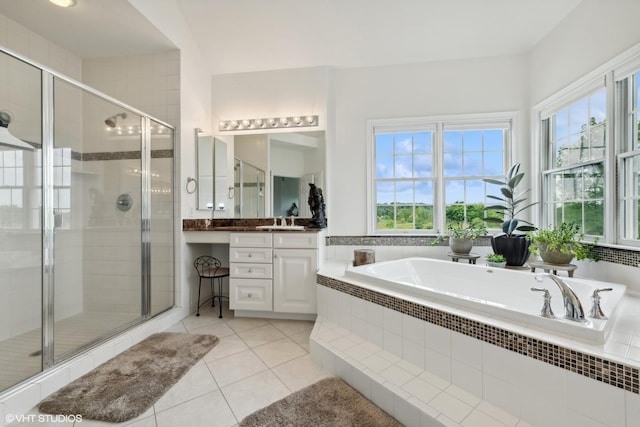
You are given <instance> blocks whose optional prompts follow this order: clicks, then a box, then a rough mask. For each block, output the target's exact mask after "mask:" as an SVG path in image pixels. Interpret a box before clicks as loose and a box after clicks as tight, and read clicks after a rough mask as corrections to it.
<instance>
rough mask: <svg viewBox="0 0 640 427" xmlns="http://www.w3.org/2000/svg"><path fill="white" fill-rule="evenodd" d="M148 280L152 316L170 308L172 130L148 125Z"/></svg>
mask: <svg viewBox="0 0 640 427" xmlns="http://www.w3.org/2000/svg"><path fill="white" fill-rule="evenodd" d="M149 131H150V134H151V136H150V141H151V160H150V165H149V180H150V191H151V194H150V201H151V203H150V212H149V216H150V219H151V220H150V244H149V246H150V247H149V249H150V252H151V255H150V257H151V259H150V269H149V276H150V277H149V280H150V284H149V287H150V296H151V303H150V304H151V306H150V314H151V315H152V316H154V315H156V314H158V313H160V312H162V311H165V310H167V309H169V308H171V307H173V303H174V287H173V265H174V258H173V257H174V251H173V226H174V224H173V218H174V216H173V210H174V204H173V203H174V200H173V130H172V129H170V128H168V127H166V126H164V125H162V124H161V123H157V122H154V121H153V120H151V121H150V126H149Z"/></svg>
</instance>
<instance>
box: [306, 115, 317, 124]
mask: <svg viewBox="0 0 640 427" xmlns="http://www.w3.org/2000/svg"><path fill="white" fill-rule="evenodd" d="M305 120H306V121H307V123H309V124H310V125H312V124H313V122H315V121H316V119H315V117H313V116H307V117H305Z"/></svg>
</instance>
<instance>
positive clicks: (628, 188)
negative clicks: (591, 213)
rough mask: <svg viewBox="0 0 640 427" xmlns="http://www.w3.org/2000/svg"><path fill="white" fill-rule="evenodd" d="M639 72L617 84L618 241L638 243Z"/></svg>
mask: <svg viewBox="0 0 640 427" xmlns="http://www.w3.org/2000/svg"><path fill="white" fill-rule="evenodd" d="M639 80H640V71H638V72H636V73H635V74H632V75H631V76H629V77H627V78H626V79H623V80H621V81H619V82H618V83H617V91H616V95H617V97H618V100H619V102H618V105H620V117H619V120H620V126H619V129H620V138H619V140H620V144H619V146H620V150H619V151H620V154H619V155H618V164H619V166H620V168H621V171H620V182H619V184H620V191H619V192H620V200H621V203H620V210H621V212H620V213H619V215H620V237H621V239H622V240H636V241H637V240H640V215H639V211H640V85H639Z"/></svg>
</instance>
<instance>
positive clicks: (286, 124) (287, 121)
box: [280, 117, 289, 126]
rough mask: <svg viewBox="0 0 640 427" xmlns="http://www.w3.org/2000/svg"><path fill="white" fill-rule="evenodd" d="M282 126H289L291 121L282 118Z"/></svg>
mask: <svg viewBox="0 0 640 427" xmlns="http://www.w3.org/2000/svg"><path fill="white" fill-rule="evenodd" d="M280 124H281V125H282V126H289V120H288V119H287V118H286V117H282V118H281V119H280Z"/></svg>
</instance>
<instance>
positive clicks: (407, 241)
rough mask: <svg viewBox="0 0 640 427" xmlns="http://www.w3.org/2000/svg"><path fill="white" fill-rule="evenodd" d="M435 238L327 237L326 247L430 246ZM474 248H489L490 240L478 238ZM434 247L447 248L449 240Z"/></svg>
mask: <svg viewBox="0 0 640 427" xmlns="http://www.w3.org/2000/svg"><path fill="white" fill-rule="evenodd" d="M437 239H438V237H437V236H327V246H359V245H362V246H431V245H432V244H434V243H433V242H435V241H436V240H437ZM473 245H474V246H491V238H489V237H479V238H478V239H476V240H475V241H474V242H473ZM434 246H449V240H448V239H445V240H444V241H440V242H438V243H436V244H434Z"/></svg>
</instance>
